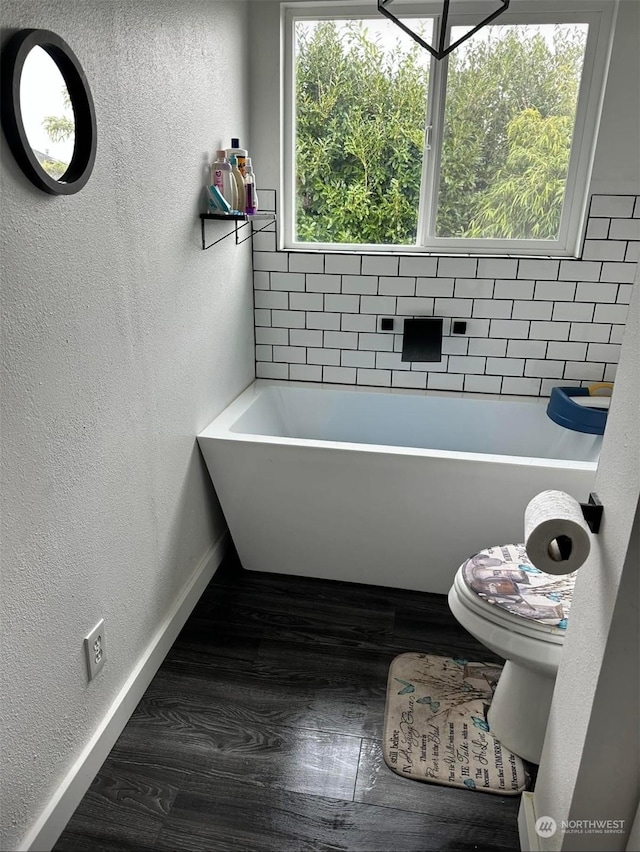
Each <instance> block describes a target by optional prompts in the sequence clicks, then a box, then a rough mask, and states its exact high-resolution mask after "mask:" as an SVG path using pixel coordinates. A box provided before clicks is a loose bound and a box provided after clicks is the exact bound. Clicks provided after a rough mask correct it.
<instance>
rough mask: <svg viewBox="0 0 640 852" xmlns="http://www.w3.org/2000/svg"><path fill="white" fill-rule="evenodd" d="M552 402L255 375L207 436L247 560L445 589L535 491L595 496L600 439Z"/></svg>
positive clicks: (256, 565)
mask: <svg viewBox="0 0 640 852" xmlns="http://www.w3.org/2000/svg"><path fill="white" fill-rule="evenodd" d="M546 404H547V400H546V399H534V400H532V399H529V400H519V399H516V398H508V399H505V398H499V397H498V398H495V399H493V398H490V397H481V398H478V397H473V396H471V395H464V394H457V395H446V394H437V393H433V392H426V393H425V392H422V393H420V392H406V391H396V390H382V391H378V390H369V389H360V388H345V387H340V386H339V385H337V386H336V385H322V384H305V383H301V382H300V383H299V382H269V381H262V380H259V381H256V382H255V383H254V384H252V385H251V386H250V387H249V388H247V390H246V391H244V393H242V394H241V395H240V396H239V397H238V398H237V399H236V400H235V401H234V402H233V403H231V405H229V406H228V408H226V409H225V410H224V411H223V412H222V413H221V414H220V415H219V416H218V417H216V419H215V420H213V422H212V423H211V424H210V425H209V426H207V428H206V429H205V430H204V431H203V432H202V434H201V435H199V436H198V442H199V444H200V449H201V450H202V454H203V456H204V458H205V461H206V464H207V467H208V469H209V474H210V475H211V479H212V481H213V484H214V486H215V489H216V492H217V494H218V498H219V500H220V503H221V505H222V509H223V512H224V514H225V517H226V520H227V523H228V525H229V529H230V531H231V535H232V538H233V541H234V544H235V546H236V548H237V551H238V554H239V556H240V560H241V562H242V564H243V566H244V567H245V568H247V569H249V570H253V571H274V572H279V573H283V574H298V575H302V576H309V577H325V578H329V579H333V580H347V581H351V582H356V583H375V584H378V585H382V586H395V587H400V588H405V589H416V590H420V591H427V592H439V593H443V594H444V593H446V592H448V591H449V588H450V587H451V584H452V582H453V578H454V575H455V573H456V570H457V569H458V567H459V566H460V564H461V563H462V562H463V560H464V559H465V558H466V557H468V556H471V555H472V554H474V553H476V552H477V551H479V550H481V549H482V548H483V547H489V546H492V545H497V544H508V543H517V542H519V541H522V539H523V516H524V510H525V506H526V505H527V503H528V502H529V500H530V499H531V498H532V497H533V496H534V495H536V494H537V493H538V492H540V491H544V490H545V489H548V488H553V489H558V490H561V491H566V492H568V493H569V494H571V495H572V496H573V497H575V498H576V499H578V500H581V501H582V502H586V500H587V497H588V494H589V491H590V490H592V488H593V482H594V478H595V471H596V465H597V459H598V454H599V452H600V446H601V442H602V438H600V437H596V436H594V435H585V434H581V433H577V432H570V431H568V430H566V429H564V428H562V427H561V426H558V425H556V424H555V423H553V422H552V421H551V420H550V419H549V418H548V417H547V416H546Z"/></svg>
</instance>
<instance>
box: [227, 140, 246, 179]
mask: <svg viewBox="0 0 640 852" xmlns="http://www.w3.org/2000/svg"><path fill="white" fill-rule="evenodd" d="M225 154H226V156H227V159H228V160H229V161H231V157H232V156H235V158H236V160H237V161H238V168H239V169H240V174H241V175H242V177H244V170H245V165H246V162H247V149H246V148H241V147H240V140H239V139H238V138H237V137H235V136H234V137H233V139H232V140H231V147H230V148H227V149H226V151H225Z"/></svg>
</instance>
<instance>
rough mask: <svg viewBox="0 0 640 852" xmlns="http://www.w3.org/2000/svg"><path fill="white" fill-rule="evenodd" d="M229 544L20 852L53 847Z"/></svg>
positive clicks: (174, 613) (191, 591)
mask: <svg viewBox="0 0 640 852" xmlns="http://www.w3.org/2000/svg"><path fill="white" fill-rule="evenodd" d="M227 545H228V532H227V531H226V530H225V531H224V532H223V533H222V535H220V536H219V538H218V539H217V541H215V542H214V543H213V544H212V545H211V547H209V549H208V550H207V552H206V553H205V554H204V556H203V557H202V559H201V560H200V562H199V563H198V565H197V567H196V569H195V571H194V572H193V574H192V575H191V577H190V578H189V580H188V581H187V583H186V584H185V585H184V587H183V588H182V591H181V592H180V594H179V595H178V597H177V598H176V600H175V602H174V604H173V606H172V607H171V609H170V610H169V612H168V613H167V615H166V617H165V619H164V620H163V621H162V622H161V624H160V625H159V626H158V629H157V631H156V633H155V635H154V636H153V638H152V639H151V641H150V642H149V644H148V645H147V647H146V649H145V651H144V653H143V654H142V656H141V657H140V659H139V660H138V662H137V664H136V665H135V667H134V669H133V671H132V672H131V674H130V675H129V677H128V678H127V680H126V682H125V684H124V686H123V687H122V689H121V690H120V692H119V693H118V695H117V696H116V698H115V700H114V701H113V703H112V704H111V706H110V707H109V709H108V711H107V713H106V714H105V716H104V718H103V719H102V721H101V722H100V724H99V725H98V727H97V729H96V730H95V732H94V734H93V736H92V737H91V738H90V740H89V742H88V743H87V744H86V745H85V747H84V749H83V750H82V752H81V753H80V755H79V757H78V758H77V760H76V761H75V762H74V764H73V766H72V767H71V769H70V770H69V772H68V773H67V775H66V777H65V779H64V780H63V782H62V783H61V784H60V786H59V787H58V789H57V790H56V792H55V793H54V795H53V796H52V798H51V800H50V801H49V804H48V805H47V806H46V807H45V809H44V810H43V812H42V813H41V814H40V816H39V817H38V819H37V820H36V822H35V824H34V825H33V827H32V828H31V830H30V831H29V832H28V833H27V835H26V836H25V838H24V840H23V841H22V842H21V844H20V845H19V847H18V850H19V852H42V850H50V849H51V848H52V847H53V846H54V844H55V843H56V841H57V839H58V837H59V836H60V834H61V833H62V831H63V830H64V828H65V826H66V824H67V823H68V821H69V820H70V818H71V816H72V815H73V813H74V811H75V810H76V808H77V807H78V805H79V804H80V802H81V801H82V798H83V796H84V795H85V793H86V792H87V790H88V789H89V787H90V785H91V782H92V781H93V778H94V777H95V775H96V773H97V772H98V770H99V769H100V767H101V766H102V764H103V763H104V761H105V760H106V758H107V756H108V755H109V752H110V751H111V749H112V748H113V746H114V745H115V743H116V740H117V739H118V737H119V736H120V734H121V733H122V730H123V729H124V727H125V725H126V724H127V722H128V721H129V718H130V716H131V714H132V713H133V711H134V710H135V708H136V706H137V705H138V702H139V701H140V699H141V698H142V696H143V695H144V692H145V690H146V689H147V687H148V686H149V684H150V683H151V681H152V679H153V677H154V676H155V674H156V672H157V671H158V669H159V667H160V665H161V664H162V661H163V660H164V658H165V657H166V655H167V653H168V652H169V650H170V648H171V646H172V645H173V643H174V642H175V640H176V637H177V636H178V634H179V632H180V630H181V629H182V627H183V625H184V623H185V622H186V620H187V618H188V617H189V615H190V613H191V610H192V609H193V608H194V606H195V605H196V603H197V602H198V600H199V598H200V596H201V595H202V593H203V591H204V590H205V588H206V586H207V584H208V583H209V581H210V580H211V578H212V577H213V575H214V573H215V571H216V569H217V568H218V566H219V565H220V563H221V562H222V559H223V558H224V555H225V553H226V550H227Z"/></svg>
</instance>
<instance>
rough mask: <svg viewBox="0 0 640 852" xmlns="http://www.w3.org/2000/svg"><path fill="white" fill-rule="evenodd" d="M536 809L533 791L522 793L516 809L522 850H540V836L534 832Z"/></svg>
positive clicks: (539, 851)
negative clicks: (518, 807) (518, 808)
mask: <svg viewBox="0 0 640 852" xmlns="http://www.w3.org/2000/svg"><path fill="white" fill-rule="evenodd" d="M535 825H536V810H535V799H534V796H533V793H523V794H522V798H521V800H520V810H519V811H518V834H519V835H520V849H521V850H522V852H541V849H542V847H541V846H540V837H539V836H538V834H537V833H536V829H535Z"/></svg>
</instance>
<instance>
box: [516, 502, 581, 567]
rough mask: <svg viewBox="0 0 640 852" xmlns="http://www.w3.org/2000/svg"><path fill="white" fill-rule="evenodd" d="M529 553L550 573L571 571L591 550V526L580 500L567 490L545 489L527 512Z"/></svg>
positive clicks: (534, 560) (525, 521)
mask: <svg viewBox="0 0 640 852" xmlns="http://www.w3.org/2000/svg"><path fill="white" fill-rule="evenodd" d="M524 541H525V547H526V549H527V556H528V557H529V559H530V560H531V561H532V562H533V564H534V565H535V567H536V568H539V569H540V571H544V572H545V573H547V574H571V573H572V572H573V571H576V570H577V569H578V568H580V567H581V566H582V565H584V563H585V561H586V559H587V556H588V555H589V551H590V550H591V535H590V532H589V527H588V526H587V522H586V521H585V519H584V516H583V514H582V509H581V508H580V504H579V503H578V501H577V500H574V499H573V497H570V496H569V495H568V494H565V493H564V491H543V492H542V493H540V494H538V495H537V496H536V497H534V498H533V500H531V502H530V503H529V505H528V506H527V508H526V509H525V513H524Z"/></svg>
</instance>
